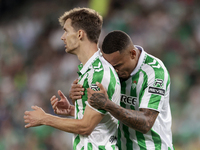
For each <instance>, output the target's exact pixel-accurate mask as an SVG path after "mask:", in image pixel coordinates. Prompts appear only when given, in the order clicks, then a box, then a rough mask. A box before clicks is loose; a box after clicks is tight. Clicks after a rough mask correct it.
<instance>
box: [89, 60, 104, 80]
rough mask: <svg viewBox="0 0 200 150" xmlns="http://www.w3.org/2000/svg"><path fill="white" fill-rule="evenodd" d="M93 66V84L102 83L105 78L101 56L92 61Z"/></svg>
mask: <svg viewBox="0 0 200 150" xmlns="http://www.w3.org/2000/svg"><path fill="white" fill-rule="evenodd" d="M92 66H93V68H94V73H93V78H92V84H96V82H99V83H101V81H102V79H103V73H104V70H103V65H102V63H101V62H100V60H99V58H98V59H97V60H95V62H93V63H92Z"/></svg>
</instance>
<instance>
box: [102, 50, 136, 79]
mask: <svg viewBox="0 0 200 150" xmlns="http://www.w3.org/2000/svg"><path fill="white" fill-rule="evenodd" d="M102 54H103V57H104V58H105V59H106V60H107V61H108V62H109V63H110V64H111V65H112V66H113V67H114V68H115V70H116V72H117V74H118V76H119V78H120V79H123V80H126V79H128V78H129V77H130V74H131V72H132V71H133V69H134V68H135V65H136V62H135V60H134V59H133V58H132V57H131V55H130V54H129V53H128V52H123V53H120V52H119V51H116V52H114V53H111V54H105V53H103V52H102Z"/></svg>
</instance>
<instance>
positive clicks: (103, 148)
mask: <svg viewBox="0 0 200 150" xmlns="http://www.w3.org/2000/svg"><path fill="white" fill-rule="evenodd" d="M98 148H99V150H106V148H105V146H99V147H98Z"/></svg>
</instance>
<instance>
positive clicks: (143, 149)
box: [135, 131, 147, 150]
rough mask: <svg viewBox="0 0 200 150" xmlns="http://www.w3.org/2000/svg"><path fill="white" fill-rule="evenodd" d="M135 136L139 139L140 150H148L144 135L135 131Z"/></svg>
mask: <svg viewBox="0 0 200 150" xmlns="http://www.w3.org/2000/svg"><path fill="white" fill-rule="evenodd" d="M135 134H136V137H137V142H138V146H139V147H140V150H146V149H147V147H146V143H145V138H144V135H143V134H142V133H141V132H138V131H135Z"/></svg>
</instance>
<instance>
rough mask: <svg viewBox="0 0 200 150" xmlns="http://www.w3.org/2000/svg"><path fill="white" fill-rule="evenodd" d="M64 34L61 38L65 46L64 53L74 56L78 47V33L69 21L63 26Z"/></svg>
mask: <svg viewBox="0 0 200 150" xmlns="http://www.w3.org/2000/svg"><path fill="white" fill-rule="evenodd" d="M63 29H64V33H63V35H62V37H61V40H63V42H64V44H65V51H66V52H67V53H72V54H74V53H75V51H74V50H76V49H77V48H78V46H79V39H78V32H77V31H75V29H74V28H73V27H72V26H71V19H67V20H66V21H65V24H64V27H63Z"/></svg>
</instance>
